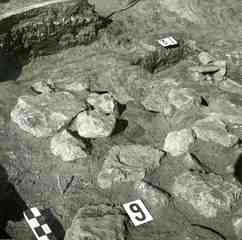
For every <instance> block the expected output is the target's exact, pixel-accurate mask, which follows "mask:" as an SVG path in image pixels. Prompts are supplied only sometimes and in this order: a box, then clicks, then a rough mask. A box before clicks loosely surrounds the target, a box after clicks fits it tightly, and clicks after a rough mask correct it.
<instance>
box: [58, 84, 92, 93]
mask: <svg viewBox="0 0 242 240" xmlns="http://www.w3.org/2000/svg"><path fill="white" fill-rule="evenodd" d="M56 87H57V88H58V89H63V90H65V91H71V92H74V93H78V94H79V93H82V92H83V91H85V90H88V89H89V83H88V82H87V81H86V82H84V81H69V82H68V81H67V82H65V81H63V82H57V83H56Z"/></svg>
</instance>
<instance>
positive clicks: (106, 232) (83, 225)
mask: <svg viewBox="0 0 242 240" xmlns="http://www.w3.org/2000/svg"><path fill="white" fill-rule="evenodd" d="M124 224H125V217H124V216H123V215H122V214H121V213H120V211H119V210H118V209H115V208H112V207H110V206H107V205H104V204H100V205H96V206H95V205H94V206H92V205H90V206H84V207H82V208H80V209H79V211H78V212H77V214H76V216H75V217H74V219H73V221H72V224H71V226H70V228H69V229H68V230H67V231H66V235H65V240H77V239H80V240H85V239H87V238H89V239H100V240H101V239H102V240H104V239H106V240H114V239H115V240H124V239H125V237H126V236H125V235H126V230H125V225H124Z"/></svg>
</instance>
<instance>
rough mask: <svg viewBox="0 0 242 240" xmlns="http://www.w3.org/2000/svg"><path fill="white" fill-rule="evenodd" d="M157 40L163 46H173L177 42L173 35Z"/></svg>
mask: <svg viewBox="0 0 242 240" xmlns="http://www.w3.org/2000/svg"><path fill="white" fill-rule="evenodd" d="M158 42H159V44H160V45H162V46H163V47H168V46H174V45H177V44H178V42H177V41H176V40H175V39H174V38H173V37H167V38H163V39H160V40H158Z"/></svg>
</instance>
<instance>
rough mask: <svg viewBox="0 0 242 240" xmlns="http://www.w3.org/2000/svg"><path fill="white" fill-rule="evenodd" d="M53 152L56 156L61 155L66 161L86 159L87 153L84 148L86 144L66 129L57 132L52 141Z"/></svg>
mask: <svg viewBox="0 0 242 240" xmlns="http://www.w3.org/2000/svg"><path fill="white" fill-rule="evenodd" d="M50 148H51V152H52V153H53V154H54V155H55V156H60V157H61V159H62V160H63V161H64V162H69V161H74V160H77V159H84V158H86V157H87V154H86V153H85V151H84V150H83V148H85V145H84V144H83V143H82V142H80V141H78V140H77V139H76V138H74V137H73V136H72V135H71V134H70V133H68V132H67V131H66V130H63V131H62V132H60V133H58V134H56V135H55V136H54V137H53V138H52V139H51V143H50Z"/></svg>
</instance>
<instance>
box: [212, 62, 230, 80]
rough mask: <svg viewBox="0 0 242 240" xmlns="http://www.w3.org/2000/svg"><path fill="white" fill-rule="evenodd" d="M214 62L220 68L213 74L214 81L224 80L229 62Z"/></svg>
mask: <svg viewBox="0 0 242 240" xmlns="http://www.w3.org/2000/svg"><path fill="white" fill-rule="evenodd" d="M213 64H214V65H215V66H217V67H218V68H219V71H217V72H216V73H214V74H213V79H214V81H215V82H216V83H219V82H221V81H223V80H224V77H225V75H226V72H227V63H226V61H215V62H214V63H213Z"/></svg>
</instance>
